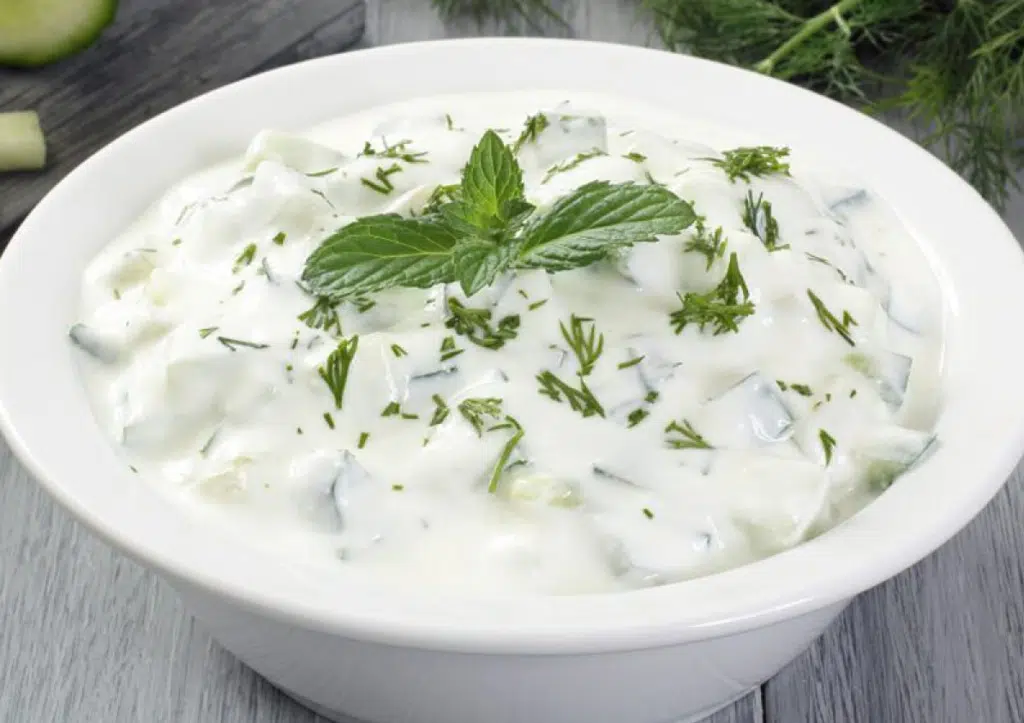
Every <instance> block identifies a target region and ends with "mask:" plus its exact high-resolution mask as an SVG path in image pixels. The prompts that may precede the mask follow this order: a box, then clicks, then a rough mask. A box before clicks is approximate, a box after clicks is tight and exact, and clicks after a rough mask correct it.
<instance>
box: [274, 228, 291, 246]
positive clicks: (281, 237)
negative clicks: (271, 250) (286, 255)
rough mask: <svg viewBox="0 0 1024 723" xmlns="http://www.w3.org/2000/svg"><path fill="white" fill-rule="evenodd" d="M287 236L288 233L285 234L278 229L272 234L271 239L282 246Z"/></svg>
mask: <svg viewBox="0 0 1024 723" xmlns="http://www.w3.org/2000/svg"><path fill="white" fill-rule="evenodd" d="M287 238H288V234H286V233H285V232H284V231H278V232H277V233H276V234H274V238H273V239H272V240H273V242H274V243H275V244H277V245H278V246H284V242H285V240H286V239H287Z"/></svg>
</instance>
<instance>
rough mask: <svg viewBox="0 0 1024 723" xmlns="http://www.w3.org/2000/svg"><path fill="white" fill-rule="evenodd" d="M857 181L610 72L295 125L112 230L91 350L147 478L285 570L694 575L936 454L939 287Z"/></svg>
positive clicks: (97, 384)
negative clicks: (591, 82) (629, 90)
mask: <svg viewBox="0 0 1024 723" xmlns="http://www.w3.org/2000/svg"><path fill="white" fill-rule="evenodd" d="M566 99H568V100H566ZM839 176H840V174H839V171H836V170H835V169H832V168H830V167H829V166H828V164H827V163H825V162H823V161H819V160H816V159H814V158H812V157H804V156H803V155H801V154H800V153H799V152H798V149H792V150H791V149H790V148H788V147H786V146H784V145H770V144H765V143H764V142H763V141H762V140H761V139H757V138H754V139H751V138H749V137H745V136H739V135H729V132H727V131H723V130H721V129H717V128H706V127H702V126H700V125H698V124H696V123H694V122H692V121H688V120H686V119H681V118H678V117H674V116H668V115H666V114H664V113H660V112H659V111H657V110H656V109H652V108H647V107H643V106H641V105H639V104H637V103H633V102H632V101H627V100H623V99H616V98H610V97H604V96H599V95H593V94H582V93H561V94H555V93H548V92H532V93H491V94H481V95H469V96H451V97H437V98H429V99H421V100H417V101H412V102H407V103H403V104H398V105H392V106H387V107H383V108H378V109H374V110H371V111H365V112H362V113H359V114H356V115H353V116H351V117H347V118H343V119H341V120H339V121H336V122H332V123H330V124H327V125H325V126H323V127H321V128H318V129H315V130H313V131H311V132H308V133H301V134H299V133H290V132H289V133H286V132H281V131H273V130H267V131H264V132H261V133H260V134H259V135H258V136H257V137H256V138H255V139H253V140H252V143H251V145H250V146H249V148H248V151H247V152H246V153H245V155H244V157H243V158H241V159H238V160H232V161H230V162H226V163H222V164H220V165H219V166H217V167H215V168H212V169H209V170H207V171H204V172H202V173H199V174H197V175H195V176H194V177H191V178H189V179H186V180H185V181H183V182H182V183H180V184H179V185H177V186H175V187H174V188H173V189H171V190H170V191H169V192H168V193H167V195H166V196H165V197H164V198H163V199H161V200H160V201H159V202H158V203H157V204H156V205H155V206H154V207H153V208H151V209H150V210H149V211H147V213H146V214H145V216H144V217H143V218H142V219H141V220H140V221H139V222H138V223H137V224H135V225H134V226H133V227H132V228H130V229H129V230H127V231H126V232H125V233H124V234H123V235H122V236H121V237H120V238H118V239H116V240H114V241H113V243H111V244H110V245H109V246H108V247H106V248H105V249H103V250H102V252H101V253H100V254H99V255H98V256H97V257H96V258H95V259H94V260H93V262H92V263H91V264H90V265H89V267H88V269H87V270H86V272H85V274H84V279H83V284H82V289H83V299H82V306H81V312H80V320H79V322H78V323H76V324H75V325H74V326H73V327H72V328H71V330H70V339H71V342H72V343H73V344H74V345H75V346H76V347H77V349H78V350H79V351H78V352H76V353H77V355H78V357H79V358H80V361H81V368H82V374H83V376H84V379H85V382H86V384H87V388H88V390H89V394H90V397H91V400H92V403H93V407H94V409H95V414H96V416H97V419H98V421H99V423H100V424H101V425H102V427H103V428H104V430H105V431H106V433H107V434H109V436H110V438H111V439H112V440H113V442H114V443H115V444H116V445H117V447H118V449H119V451H120V453H121V454H123V455H124V457H125V460H126V461H125V464H126V466H129V467H130V469H131V470H132V471H133V472H134V473H136V475H137V480H138V483H139V484H152V485H157V486H159V487H160V488H161V489H162V490H165V491H166V493H167V494H168V496H169V504H181V505H185V506H187V507H188V508H189V510H190V512H191V514H194V515H195V516H196V518H197V520H199V521H201V522H198V523H199V524H207V525H213V526H216V527H218V528H220V529H221V530H223V531H224V532H225V533H226V534H229V535H232V536H242V537H244V538H245V539H246V540H248V541H249V542H250V543H251V544H252V545H254V546H259V547H261V548H263V549H265V550H267V551H268V552H270V553H272V554H273V555H277V556H278V557H280V558H282V559H283V560H285V561H286V564H287V563H288V562H290V563H291V564H294V565H302V566H309V565H312V566H317V567H319V568H324V569H326V570H327V571H328V572H327V573H326V574H330V570H339V569H343V568H346V567H347V568H350V569H355V570H359V571H360V572H361V573H364V574H366V575H370V576H372V577H373V578H376V579H379V580H381V581H385V582H387V583H389V584H398V585H410V586H417V587H418V588H420V589H422V588H423V587H424V586H434V587H437V588H440V589H446V590H462V591H475V592H483V593H495V592H497V593H502V594H506V593H507V594H578V593H593V592H605V591H617V590H628V589H634V588H638V587H644V586H650V585H659V584H665V583H671V582H677V581H681V580H685V579H688V578H693V577H696V576H700V575H706V574H709V573H713V572H717V571H721V570H724V569H727V568H730V567H735V566H737V565H742V564H745V563H747V562H750V561H753V560H757V559H759V558H763V557H765V556H768V555H772V554H775V553H777V552H780V551H782V550H784V549H786V548H788V547H791V546H793V545H797V544H799V543H801V542H802V541H805V540H808V539H810V538H812V537H814V536H815V535H819V534H822V533H824V532H825V531H827V530H828V529H829V528H830V527H833V526H835V525H837V524H840V523H841V522H842V521H843V520H845V519H846V518H848V517H849V516H850V515H852V514H854V513H855V512H856V511H857V510H859V509H860V508H861V507H863V506H864V505H865V504H867V503H869V502H870V501H871V500H872V499H873V498H875V497H876V496H878V495H879V494H881V493H882V492H883V491H884V490H885V489H886V488H887V487H888V486H889V485H891V484H893V483H894V481H895V482H896V483H897V484H898V477H899V476H900V475H901V474H902V473H903V472H904V471H906V470H908V469H909V468H911V467H912V466H913V465H915V464H917V463H919V462H920V461H921V460H922V459H924V457H925V456H926V454H927V453H928V451H929V450H930V449H932V448H933V447H934V446H935V445H936V444H937V443H938V442H937V440H936V439H935V436H934V433H933V432H932V429H933V428H934V423H935V420H936V417H937V414H938V410H939V406H940V397H941V386H942V385H941V379H942V358H943V333H942V331H943V326H942V325H943V314H942V294H941V290H940V289H939V285H938V284H937V282H936V280H935V278H934V277H933V275H932V274H931V271H930V267H929V263H928V260H927V257H926V255H925V254H924V253H923V252H922V250H921V248H920V247H919V246H918V244H917V243H916V242H915V240H914V238H913V237H912V235H911V234H910V233H909V232H908V231H907V230H906V229H905V228H903V226H902V225H901V223H900V221H899V219H898V218H897V217H896V216H895V215H894V214H893V213H892V212H890V211H889V210H887V209H886V207H885V205H884V203H882V202H881V200H880V199H878V198H876V197H875V196H873V195H872V193H871V192H870V191H869V190H867V189H864V188H862V187H860V186H859V185H858V184H856V183H851V182H850V181H849V180H847V179H845V178H840V177H839Z"/></svg>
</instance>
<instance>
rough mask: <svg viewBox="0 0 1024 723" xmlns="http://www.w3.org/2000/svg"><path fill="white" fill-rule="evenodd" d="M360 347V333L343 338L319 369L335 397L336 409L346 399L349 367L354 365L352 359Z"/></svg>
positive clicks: (339, 407)
mask: <svg viewBox="0 0 1024 723" xmlns="http://www.w3.org/2000/svg"><path fill="white" fill-rule="evenodd" d="M358 348H359V336H358V335H353V336H352V337H350V338H348V339H342V340H341V341H339V342H338V346H337V347H335V349H334V350H333V351H332V352H331V353H330V354H329V355H328V356H327V360H326V361H325V362H324V365H323V366H322V367H320V368H319V369H318V370H317V371H318V373H319V374H320V378H321V379H323V380H324V383H325V384H326V385H327V388H328V389H330V390H331V396H333V397H334V406H335V408H336V409H341V408H342V403H343V402H344V399H345V385H346V384H348V373H349V369H350V368H351V367H352V360H353V359H355V356H356V350H357V349H358Z"/></svg>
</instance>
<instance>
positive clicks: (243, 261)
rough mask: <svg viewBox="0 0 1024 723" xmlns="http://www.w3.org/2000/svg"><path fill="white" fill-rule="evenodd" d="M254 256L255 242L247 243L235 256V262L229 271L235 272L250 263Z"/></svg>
mask: <svg viewBox="0 0 1024 723" xmlns="http://www.w3.org/2000/svg"><path fill="white" fill-rule="evenodd" d="M254 258H256V244H249V245H248V246H246V247H245V248H244V249H242V253H240V254H238V256H237V257H236V258H235V264H234V266H232V267H231V273H233V274H237V273H238V272H239V271H241V270H242V269H244V268H245V267H246V266H248V265H249V264H251V263H252V260H253V259H254Z"/></svg>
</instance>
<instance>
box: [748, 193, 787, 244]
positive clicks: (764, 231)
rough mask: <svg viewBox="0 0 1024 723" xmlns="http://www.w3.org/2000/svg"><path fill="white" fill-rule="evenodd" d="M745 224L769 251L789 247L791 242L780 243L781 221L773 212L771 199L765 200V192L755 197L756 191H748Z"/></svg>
mask: <svg viewBox="0 0 1024 723" xmlns="http://www.w3.org/2000/svg"><path fill="white" fill-rule="evenodd" d="M743 225H744V226H746V227H747V228H748V229H750V232H751V233H752V234H754V235H755V236H757V238H758V239H760V241H761V243H762V244H763V245H764V247H765V248H766V249H768V250H769V251H782V250H783V249H788V248H789V244H783V245H782V246H780V245H779V222H778V221H777V220H775V216H774V215H773V214H772V204H771V201H765V200H764V194H763V193H759V194H758V195H757V198H756V199H755V198H754V192H753V191H747V196H746V198H745V199H743Z"/></svg>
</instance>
